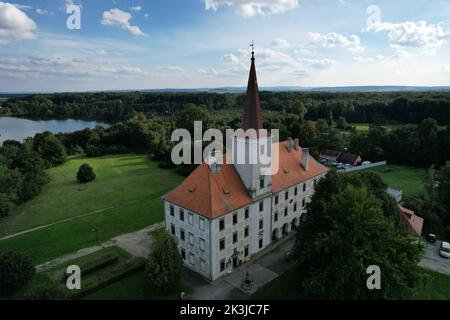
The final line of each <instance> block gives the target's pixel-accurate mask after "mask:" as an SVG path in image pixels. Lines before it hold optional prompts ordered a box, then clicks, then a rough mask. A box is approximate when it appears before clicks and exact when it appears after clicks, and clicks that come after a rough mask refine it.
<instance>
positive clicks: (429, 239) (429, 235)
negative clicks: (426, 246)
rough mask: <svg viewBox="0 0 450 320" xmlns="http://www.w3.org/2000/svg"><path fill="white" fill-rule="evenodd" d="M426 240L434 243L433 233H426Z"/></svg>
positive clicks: (434, 236)
mask: <svg viewBox="0 0 450 320" xmlns="http://www.w3.org/2000/svg"><path fill="white" fill-rule="evenodd" d="M427 241H428V242H429V243H436V235H435V234H433V233H429V234H428V235H427Z"/></svg>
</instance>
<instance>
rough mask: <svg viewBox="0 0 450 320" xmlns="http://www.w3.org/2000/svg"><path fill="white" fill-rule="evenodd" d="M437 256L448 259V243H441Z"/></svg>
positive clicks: (449, 248) (449, 251)
mask: <svg viewBox="0 0 450 320" xmlns="http://www.w3.org/2000/svg"><path fill="white" fill-rule="evenodd" d="M439 255H440V256H441V257H443V258H450V244H449V243H448V242H444V241H442V243H441V247H440V248H439Z"/></svg>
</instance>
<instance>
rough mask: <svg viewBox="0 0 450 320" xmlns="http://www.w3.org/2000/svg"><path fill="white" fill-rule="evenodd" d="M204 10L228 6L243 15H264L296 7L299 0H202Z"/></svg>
mask: <svg viewBox="0 0 450 320" xmlns="http://www.w3.org/2000/svg"><path fill="white" fill-rule="evenodd" d="M203 1H204V3H205V9H206V10H213V11H217V10H218V9H219V8H220V7H222V6H229V7H232V8H234V9H235V10H236V12H237V13H239V14H240V15H242V16H244V17H254V16H265V15H268V14H277V13H282V12H285V11H288V10H293V9H296V8H298V6H299V0H203Z"/></svg>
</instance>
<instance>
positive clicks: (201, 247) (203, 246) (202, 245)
mask: <svg viewBox="0 0 450 320" xmlns="http://www.w3.org/2000/svg"><path fill="white" fill-rule="evenodd" d="M199 246H200V250H201V251H205V240H204V239H202V238H200V244H199Z"/></svg>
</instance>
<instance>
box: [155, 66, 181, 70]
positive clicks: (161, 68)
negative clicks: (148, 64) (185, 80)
mask: <svg viewBox="0 0 450 320" xmlns="http://www.w3.org/2000/svg"><path fill="white" fill-rule="evenodd" d="M157 69H158V70H165V71H184V68H183V67H180V66H163V67H158V68H157Z"/></svg>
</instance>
